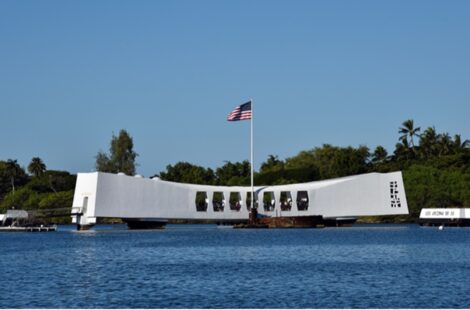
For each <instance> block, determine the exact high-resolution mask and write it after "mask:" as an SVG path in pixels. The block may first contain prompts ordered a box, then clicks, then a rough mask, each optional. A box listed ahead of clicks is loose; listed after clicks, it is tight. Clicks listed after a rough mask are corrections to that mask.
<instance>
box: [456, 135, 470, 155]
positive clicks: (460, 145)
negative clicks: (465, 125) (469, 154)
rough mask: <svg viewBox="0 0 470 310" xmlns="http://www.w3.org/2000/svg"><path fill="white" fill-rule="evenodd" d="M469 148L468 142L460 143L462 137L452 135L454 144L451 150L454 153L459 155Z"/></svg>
mask: <svg viewBox="0 0 470 310" xmlns="http://www.w3.org/2000/svg"><path fill="white" fill-rule="evenodd" d="M469 147H470V140H464V141H462V137H461V136H460V135H454V142H453V148H454V150H455V152H456V153H461V152H464V151H466V150H468V149H469Z"/></svg>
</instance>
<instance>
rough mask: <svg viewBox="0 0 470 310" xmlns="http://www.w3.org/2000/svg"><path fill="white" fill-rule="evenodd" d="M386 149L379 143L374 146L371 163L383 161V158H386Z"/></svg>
mask: <svg viewBox="0 0 470 310" xmlns="http://www.w3.org/2000/svg"><path fill="white" fill-rule="evenodd" d="M387 155H388V154H387V150H386V149H385V148H384V147H383V146H381V145H379V146H377V147H376V148H375V151H374V153H373V154H372V162H373V163H381V162H383V161H385V159H386V158H387Z"/></svg>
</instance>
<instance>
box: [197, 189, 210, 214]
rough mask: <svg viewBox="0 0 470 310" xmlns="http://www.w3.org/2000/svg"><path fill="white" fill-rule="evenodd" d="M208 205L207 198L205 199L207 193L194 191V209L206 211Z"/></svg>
mask: <svg viewBox="0 0 470 310" xmlns="http://www.w3.org/2000/svg"><path fill="white" fill-rule="evenodd" d="M208 205H209V199H207V193H206V192H197V193H196V211H198V212H206V211H207V206H208Z"/></svg>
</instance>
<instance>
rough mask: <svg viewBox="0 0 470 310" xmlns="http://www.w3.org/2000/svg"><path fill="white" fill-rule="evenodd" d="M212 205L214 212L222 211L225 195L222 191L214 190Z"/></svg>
mask: <svg viewBox="0 0 470 310" xmlns="http://www.w3.org/2000/svg"><path fill="white" fill-rule="evenodd" d="M212 206H213V207H214V211H215V212H223V211H224V208H225V197H224V193H223V192H214V197H213V198H212Z"/></svg>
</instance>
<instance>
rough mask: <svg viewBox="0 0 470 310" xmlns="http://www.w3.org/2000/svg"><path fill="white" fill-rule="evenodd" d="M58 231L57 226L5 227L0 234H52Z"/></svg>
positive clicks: (0, 228)
mask: <svg viewBox="0 0 470 310" xmlns="http://www.w3.org/2000/svg"><path fill="white" fill-rule="evenodd" d="M52 231H57V226H55V225H54V226H3V227H0V232H52Z"/></svg>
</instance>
